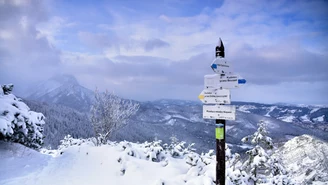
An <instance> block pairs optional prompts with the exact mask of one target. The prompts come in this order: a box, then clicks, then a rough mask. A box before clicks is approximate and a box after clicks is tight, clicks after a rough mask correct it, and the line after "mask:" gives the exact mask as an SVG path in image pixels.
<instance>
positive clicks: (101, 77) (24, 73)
mask: <svg viewBox="0 0 328 185" xmlns="http://www.w3.org/2000/svg"><path fill="white" fill-rule="evenodd" d="M219 37H221V38H222V40H223V43H224V45H225V49H226V59H227V60H228V61H229V62H230V63H231V65H232V66H233V69H234V71H235V72H236V73H237V74H240V75H241V76H242V77H244V78H245V79H246V80H247V84H246V85H244V86H243V87H241V88H239V89H234V90H232V100H239V101H252V102H264V103H276V102H284V103H297V104H301V103H303V104H326V105H327V104H328V98H327V95H328V2H327V1H320V0H316V1H301V0H299V1H290V0H286V1H271V0H270V1H265V0H263V1H258V0H254V1H230V0H229V1H219V0H187V1H184V0H159V1H153V0H139V1H135V0H124V1H117V0H112V1H110V0H108V1H92V0H90V1H83V0H70V1H64V0H53V1H41V0H40V1H39V0H0V83H1V84H2V83H14V84H15V86H16V87H15V88H16V92H17V93H18V94H23V92H24V89H25V88H27V87H28V86H31V85H33V84H35V83H38V82H40V81H43V80H46V79H48V78H50V77H51V76H53V75H55V74H58V73H60V74H61V73H63V74H72V75H74V76H75V77H76V78H77V79H78V81H79V82H80V84H81V85H83V86H85V87H87V88H90V89H95V87H98V88H99V89H101V90H105V89H108V90H111V91H114V92H115V93H116V94H118V95H120V96H123V97H126V98H132V99H136V100H141V101H143V100H154V99H161V98H172V99H186V100H195V101H197V96H198V94H199V93H200V92H201V91H202V90H203V83H204V75H206V74H213V71H212V70H211V68H210V64H211V62H212V61H213V59H214V48H215V45H216V43H217V41H218V38H219Z"/></svg>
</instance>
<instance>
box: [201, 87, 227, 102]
mask: <svg viewBox="0 0 328 185" xmlns="http://www.w3.org/2000/svg"><path fill="white" fill-rule="evenodd" d="M198 98H199V99H200V101H202V102H203V103H205V104H230V103H231V101H230V90H228V89H204V90H203V91H202V92H201V93H200V95H199V96H198Z"/></svg>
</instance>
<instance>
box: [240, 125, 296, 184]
mask: <svg viewBox="0 0 328 185" xmlns="http://www.w3.org/2000/svg"><path fill="white" fill-rule="evenodd" d="M242 142H244V143H246V142H250V143H251V144H252V145H254V148H252V149H251V150H248V151H247V152H246V154H247V155H248V159H247V160H246V161H245V162H244V163H243V165H242V169H243V170H245V171H246V172H247V173H248V174H249V181H250V182H253V183H254V184H256V183H271V184H292V182H291V181H290V180H289V178H288V176H287V172H286V170H285V169H284V167H283V166H282V165H281V163H280V162H279V159H278V158H277V157H273V156H272V149H273V143H272V139H271V138H270V137H269V136H268V132H267V130H266V125H265V123H264V121H262V120H261V121H260V122H259V123H258V129H257V131H256V132H255V133H254V134H253V135H249V136H246V137H244V138H243V139H242Z"/></svg>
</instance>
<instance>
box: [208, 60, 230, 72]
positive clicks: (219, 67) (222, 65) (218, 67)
mask: <svg viewBox="0 0 328 185" xmlns="http://www.w3.org/2000/svg"><path fill="white" fill-rule="evenodd" d="M211 68H212V69H213V71H214V72H216V73H218V74H231V73H232V68H231V65H230V64H229V63H228V62H227V60H226V59H225V58H221V57H217V58H215V59H214V61H213V62H212V65H211Z"/></svg>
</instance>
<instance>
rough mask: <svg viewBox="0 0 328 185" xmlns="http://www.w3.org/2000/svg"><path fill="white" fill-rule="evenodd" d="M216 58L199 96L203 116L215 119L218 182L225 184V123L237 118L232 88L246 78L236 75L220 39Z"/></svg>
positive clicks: (243, 81)
mask: <svg viewBox="0 0 328 185" xmlns="http://www.w3.org/2000/svg"><path fill="white" fill-rule="evenodd" d="M215 57H216V58H215V60H214V61H213V62H212V64H211V66H210V67H211V68H212V69H213V71H214V72H215V73H216V74H211V75H205V76H204V86H205V89H204V90H203V91H202V92H201V93H200V95H199V96H198V98H199V99H200V100H201V101H202V102H203V103H204V105H203V118H204V119H215V125H216V128H215V138H216V161H217V163H216V184H217V185H219V184H220V185H225V138H226V137H225V124H226V120H235V119H236V108H235V106H231V105H224V104H230V103H231V95H230V90H229V89H233V88H237V87H239V85H240V84H245V83H246V80H245V79H242V78H240V77H239V76H238V75H234V74H233V73H232V70H231V65H230V64H229V63H228V62H227V61H226V60H225V58H224V57H225V53H224V46H223V42H222V40H221V39H220V40H219V43H218V45H217V46H216V48H215Z"/></svg>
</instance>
